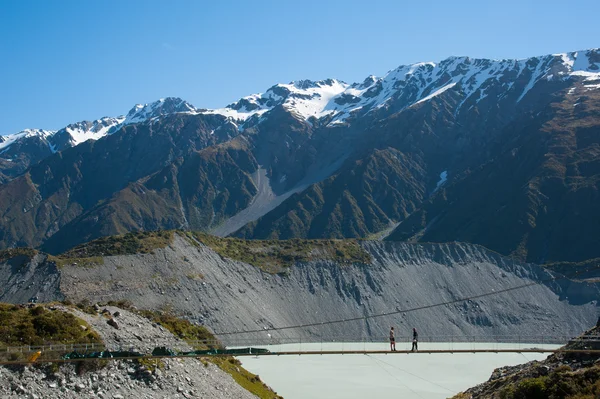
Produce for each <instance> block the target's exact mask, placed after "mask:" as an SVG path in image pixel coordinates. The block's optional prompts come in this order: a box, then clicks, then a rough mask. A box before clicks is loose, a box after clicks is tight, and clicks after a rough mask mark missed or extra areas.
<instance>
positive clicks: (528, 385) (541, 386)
mask: <svg viewBox="0 0 600 399" xmlns="http://www.w3.org/2000/svg"><path fill="white" fill-rule="evenodd" d="M547 381H548V378H547V377H538V378H528V379H526V380H523V381H521V382H520V383H519V384H518V385H517V387H516V389H515V391H514V394H513V398H514V399H546V398H548V395H547V393H546V382H547Z"/></svg>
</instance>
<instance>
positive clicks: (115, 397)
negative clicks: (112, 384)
mask: <svg viewBox="0 0 600 399" xmlns="http://www.w3.org/2000/svg"><path fill="white" fill-rule="evenodd" d="M113 399H125V398H124V397H123V395H121V394H118V393H117V394H115V395H113Z"/></svg>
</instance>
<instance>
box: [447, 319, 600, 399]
mask: <svg viewBox="0 0 600 399" xmlns="http://www.w3.org/2000/svg"><path fill="white" fill-rule="evenodd" d="M599 339H600V326H596V327H594V328H592V329H590V330H588V331H586V332H585V333H584V334H582V335H580V336H579V337H577V338H576V339H574V340H572V341H571V342H569V343H568V344H567V345H565V346H564V348H565V349H594V350H597V349H598V347H600V345H599V342H598V340H599ZM598 381H600V356H598V355H597V354H590V353H587V354H586V353H557V354H553V355H551V356H548V358H547V359H545V360H543V361H541V362H537V361H534V362H529V363H527V364H523V365H519V366H513V367H502V368H500V369H496V370H494V373H493V374H492V376H491V377H490V379H489V380H488V381H487V382H485V383H483V384H480V385H477V386H476V387H473V388H471V389H468V390H467V391H465V392H462V393H460V394H458V395H456V396H455V397H454V398H453V399H496V398H503V399H516V398H551V399H563V398H596V397H598V395H600V384H599V383H598Z"/></svg>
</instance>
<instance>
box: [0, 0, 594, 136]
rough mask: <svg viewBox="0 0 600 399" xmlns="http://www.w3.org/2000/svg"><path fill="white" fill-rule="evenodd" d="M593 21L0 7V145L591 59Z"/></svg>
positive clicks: (569, 13) (517, 14)
mask: <svg viewBox="0 0 600 399" xmlns="http://www.w3.org/2000/svg"><path fill="white" fill-rule="evenodd" d="M598 15H600V2H599V1H597V0H595V1H584V0H572V1H569V2H564V1H560V2H558V1H553V0H549V1H528V0H519V1H514V0H504V1H493V0H489V1H481V0H479V1H470V0H465V1H461V0H454V1H449V0H444V1H437V0H430V1H428V2H417V1H410V2H408V1H401V0H369V1H351V0H345V1H337V0H320V1H313V0H303V1H298V0H278V1H260V0H254V1H233V0H223V1H184V0H173V1H158V0H143V1H142V0H132V1H127V0H120V1H111V0H103V1H91V0H90V1H80V0H55V1H46V0H38V1H29V0H0V93H1V95H0V134H9V133H15V132H17V131H19V130H22V129H24V128H44V129H59V128H61V127H64V126H65V125H66V124H68V123H70V122H76V121H80V120H86V119H87V120H89V119H96V118H99V117H102V116H117V115H121V114H124V113H126V112H127V111H128V110H129V109H130V108H131V107H132V106H133V105H134V104H136V103H147V102H152V101H155V100H157V99H159V98H161V97H167V96H175V97H181V98H183V99H185V100H188V101H189V102H191V103H192V104H194V105H195V106H197V107H206V108H217V107H222V106H224V105H226V104H229V103H231V102H233V101H235V100H237V99H238V98H239V97H242V96H245V95H249V94H252V93H256V92H263V91H265V90H266V89H267V88H268V87H270V86H271V85H273V84H275V83H278V82H285V83H287V82H289V81H292V80H298V79H314V80H317V79H325V78H329V77H333V78H338V79H342V80H344V81H346V82H355V81H362V80H363V79H364V78H365V77H366V76H368V75H370V74H374V75H383V74H385V73H386V72H387V71H388V70H390V69H393V68H396V67H397V66H399V65H401V64H407V63H413V62H420V61H439V60H441V59H444V58H446V57H448V56H451V55H468V56H472V57H486V58H524V57H527V56H534V55H541V54H548V53H557V52H566V51H573V50H580V49H585V48H592V47H600V35H599V34H598V31H597V29H598V24H597V21H598V19H597V18H598Z"/></svg>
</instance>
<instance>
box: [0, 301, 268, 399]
mask: <svg viewBox="0 0 600 399" xmlns="http://www.w3.org/2000/svg"><path fill="white" fill-rule="evenodd" d="M47 308H48V309H49V310H48V309H45V308H44V307H41V306H36V308H31V309H29V310H25V311H26V312H27V311H28V312H35V313H36V314H37V313H40V314H45V316H47V317H46V318H47V319H48V320H52V317H54V316H56V315H57V314H58V313H63V312H67V313H71V314H74V315H75V316H76V317H77V318H78V319H77V320H80V323H81V325H82V326H84V327H85V329H86V330H88V331H94V332H95V333H96V334H97V336H98V338H99V339H100V340H101V343H102V344H103V345H104V347H105V348H106V349H107V350H111V351H118V350H127V351H136V352H139V353H151V352H152V350H153V349H154V347H155V346H156V345H160V346H165V347H168V348H172V349H173V350H191V348H190V346H189V345H188V344H187V343H186V342H185V341H183V340H182V339H180V338H179V337H177V336H175V335H174V334H173V333H172V332H170V331H169V330H168V329H167V328H165V327H163V326H162V325H160V324H158V323H155V322H153V321H151V320H149V319H148V318H146V317H143V316H141V315H140V314H138V313H135V312H131V311H128V310H126V309H122V308H118V307H114V306H106V307H104V308H102V311H101V310H100V309H98V311H97V312H96V311H94V310H93V308H90V309H88V311H87V312H83V311H80V310H79V309H77V308H73V307H68V306H62V305H52V306H48V307H47ZM34 309H35V310H34ZM18 311H23V310H10V309H3V310H2V312H13V313H14V312H18ZM4 320H6V319H4ZM107 320H113V323H112V324H108V323H107ZM115 326H117V327H118V328H116V327H115ZM4 327H6V326H4ZM79 327H80V326H79V325H77V329H78V330H79V331H81V329H79ZM59 329H60V328H59ZM140 337H142V338H141V339H140ZM42 356H43V355H42ZM213 360H214V362H216V363H213V361H212V360H206V359H205V360H204V361H201V360H199V359H193V358H190V359H160V360H159V361H145V362H144V361H142V360H141V361H137V360H111V361H106V362H105V364H102V363H101V362H100V363H98V362H96V363H94V362H86V363H70V364H69V363H66V364H62V365H60V366H59V365H56V364H54V365H52V364H45V363H43V362H38V364H31V365H27V366H9V367H5V366H0V396H2V397H3V398H12V397H30V398H115V399H118V398H128V397H133V396H136V397H141V398H156V397H170V398H177V397H180V398H190V397H202V398H214V399H217V398H223V399H224V398H236V399H237V398H256V397H257V396H255V395H254V394H252V393H251V392H249V391H248V390H246V389H245V388H244V387H242V386H241V385H240V384H239V382H238V380H236V379H246V378H254V380H255V381H254V382H250V380H248V381H247V383H248V384H250V385H252V386H253V387H252V388H251V389H253V390H255V391H256V392H260V397H262V398H265V399H266V398H278V397H279V396H277V395H276V394H275V393H274V392H272V391H270V390H269V389H268V387H266V386H264V385H263V384H262V382H260V380H259V379H258V378H257V377H256V376H253V375H251V374H250V373H248V372H247V371H245V370H243V369H242V368H241V366H240V365H239V364H237V363H235V361H233V359H231V360H232V361H233V363H232V364H234V367H237V371H236V372H227V371H225V370H229V368H228V366H223V367H224V369H223V368H221V367H219V366H218V365H217V363H219V362H220V361H221V360H219V359H213ZM257 381H258V383H257ZM248 384H246V386H248ZM255 385H256V386H259V388H260V390H257V388H255Z"/></svg>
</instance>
